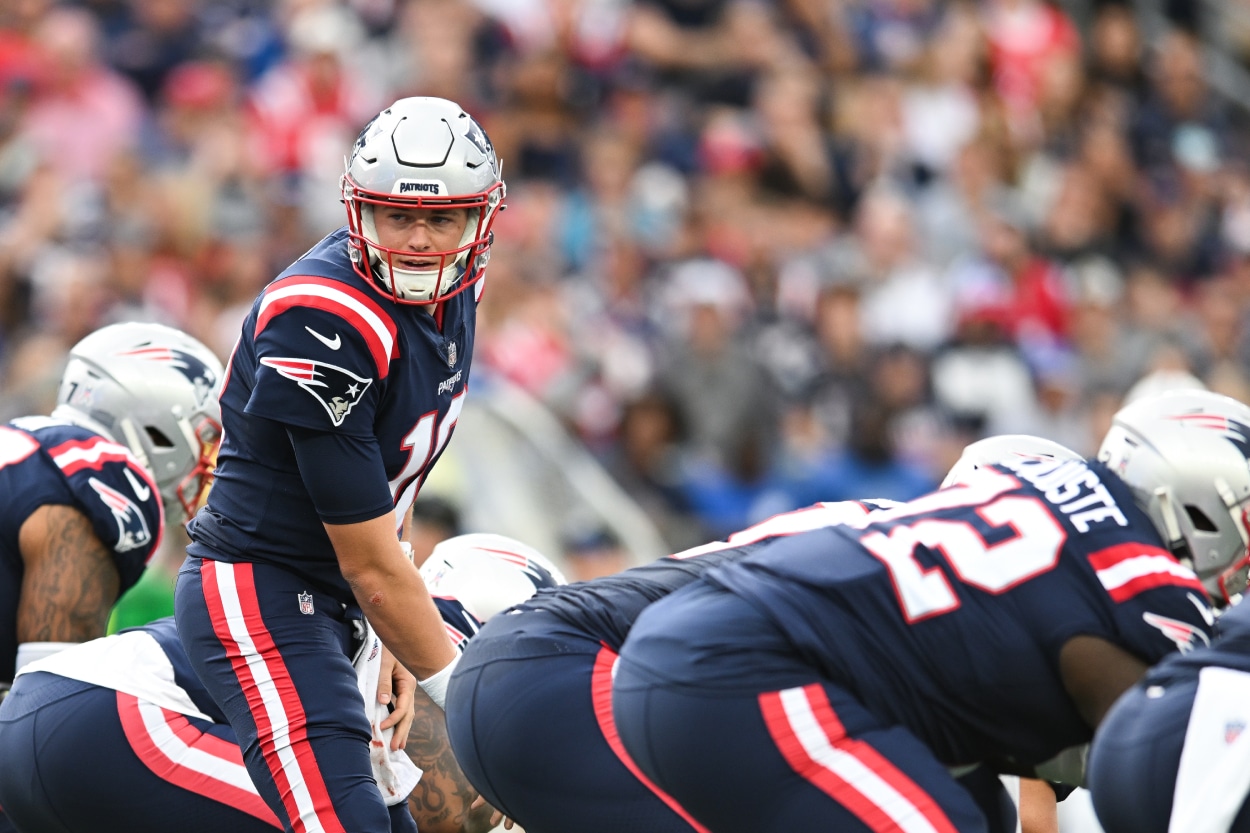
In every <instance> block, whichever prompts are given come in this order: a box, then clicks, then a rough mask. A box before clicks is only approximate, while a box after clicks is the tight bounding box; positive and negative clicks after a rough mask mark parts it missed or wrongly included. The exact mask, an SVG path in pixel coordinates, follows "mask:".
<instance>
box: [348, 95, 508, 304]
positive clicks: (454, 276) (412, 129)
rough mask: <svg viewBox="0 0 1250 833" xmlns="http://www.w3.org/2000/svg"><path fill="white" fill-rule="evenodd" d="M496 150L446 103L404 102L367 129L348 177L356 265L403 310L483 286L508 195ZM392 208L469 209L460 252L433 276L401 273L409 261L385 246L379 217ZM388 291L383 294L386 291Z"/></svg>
mask: <svg viewBox="0 0 1250 833" xmlns="http://www.w3.org/2000/svg"><path fill="white" fill-rule="evenodd" d="M500 172H501V167H500V163H499V160H498V158H497V157H496V156H495V149H494V146H493V145H491V143H490V139H488V138H487V137H486V133H485V131H483V130H482V127H481V125H479V124H478V123H477V122H476V121H475V120H474V119H473V118H472V117H471V116H470V115H469V114H468V113H466V112H465V111H464V110H462V109H461V108H460V105H458V104H456V103H454V102H452V101H448V100H446V99H443V98H401V99H400V100H399V101H396V102H395V103H394V104H392V105H391V106H390V107H387V108H386V109H385V110H383V111H382V112H381V113H379V114H378V115H377V116H375V117H374V119H373V121H371V122H369V123H368V124H367V125H365V128H364V130H362V131H360V136H359V137H357V139H356V144H355V145H354V146H353V147H352V153H351V156H350V157H349V158H348V159H347V170H346V172H344V174H343V179H342V187H343V202H344V204H345V205H346V206H347V226H348V232H349V234H350V243H349V245H350V246H351V256H352V263H353V265H354V267H355V269H356V271H357V272H358V273H360V274H361V275H362V276H363V277H365V278H366V279H368V280H369V282H370V283H371V284H373V283H374V282H375V281H377V282H380V283H381V284H382V287H385V294H387V295H388V296H389V297H391V298H393V299H394V300H395V301H396V302H398V303H404V304H434V303H438V302H440V301H443V300H446V299H447V298H450V297H451V296H453V295H455V294H457V293H459V292H462V291H464V290H465V289H467V288H468V287H469V286H472V285H473V284H474V283H476V282H477V281H478V280H480V279H481V278H482V275H483V273H484V270H485V269H486V262H487V260H489V258H490V244H491V226H492V225H493V224H494V222H495V215H496V214H497V213H498V212H499V209H500V208H501V207H502V206H503V199H504V194H505V192H506V188H505V186H504V182H503V179H502V177H501V173H500ZM379 206H383V207H385V206H390V207H393V208H426V209H429V208H464V209H469V219H468V222H467V223H466V224H465V228H464V234H463V235H462V236H461V238H460V244H459V246H458V247H457V248H455V249H453V250H450V251H445V252H424V253H423V254H424V255H428V256H429V257H431V258H433V257H438V258H439V267H438V268H436V269H430V270H428V271H414V270H410V269H402V268H399V267H398V266H397V265H396V264H395V260H394V259H395V258H396V257H397V256H402V255H403V254H404V253H403V252H400V251H399V250H396V249H388V248H386V247H384V246H382V245H380V244H379V243H378V233H377V227H376V224H375V222H374V212H375V211H376V210H377V209H378V207H379ZM380 291H381V290H380Z"/></svg>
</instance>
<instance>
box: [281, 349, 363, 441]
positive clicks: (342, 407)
mask: <svg viewBox="0 0 1250 833" xmlns="http://www.w3.org/2000/svg"><path fill="white" fill-rule="evenodd" d="M260 363H261V364H263V365H265V366H266V367H272V368H273V369H274V370H276V371H278V373H279V374H280V375H282V376H285V377H286V378H287V379H290V380H291V381H293V382H296V383H297V384H298V385H299V386H300V387H301V388H303V389H304V390H306V391H308V392H309V393H310V394H312V395H313V398H314V399H316V400H317V401H318V402H320V403H321V407H323V408H325V411H326V413H327V414H328V415H329V417H330V421H331V422H332V423H334V425H335V426H336V427H337V426H339V425H342V424H343V420H344V419H346V418H347V415H348V414H350V413H351V412H352V408H353V407H355V405H356V403H357V402H359V401H360V397H361V396H363V395H364V392H365V391H366V390H368V389H369V385H371V384H373V380H372V379H362V378H361V377H359V376H357V375H356V374H355V373H352V372H351V371H350V370H345V369H343V368H341V367H338V366H336V365H332V364H326V363H325V362H315V361H312V360H310V359H261V360H260Z"/></svg>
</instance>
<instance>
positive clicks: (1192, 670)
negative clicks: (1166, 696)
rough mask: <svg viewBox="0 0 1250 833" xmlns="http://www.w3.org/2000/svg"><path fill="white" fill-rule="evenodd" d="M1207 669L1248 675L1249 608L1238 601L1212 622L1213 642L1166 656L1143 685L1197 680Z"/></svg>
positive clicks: (1148, 674)
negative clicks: (1222, 669) (1213, 628)
mask: <svg viewBox="0 0 1250 833" xmlns="http://www.w3.org/2000/svg"><path fill="white" fill-rule="evenodd" d="M1209 666H1218V667H1220V668H1232V669H1235V670H1237V671H1245V672H1246V673H1247V674H1250V605H1248V604H1246V603H1245V601H1244V600H1243V601H1241V602H1238V603H1237V604H1235V605H1233V606H1232V607H1230V608H1228V609H1227V610H1225V611H1224V613H1223V615H1221V616H1220V617H1219V618H1218V619H1217V620H1216V621H1215V639H1214V640H1213V641H1212V643H1211V645H1210V646H1209V647H1207V646H1203V647H1201V648H1199V649H1198V650H1196V651H1187V652H1185V653H1183V654H1177V655H1175V656H1170V657H1167V658H1166V659H1164V660H1163V661H1162V662H1160V663H1159V664H1158V665H1156V666H1154V667H1153V668H1151V669H1150V671H1148V672H1147V673H1146V678H1145V681H1146V683H1174V682H1177V681H1179V680H1186V679H1197V677H1198V672H1200V671H1201V670H1202V669H1203V668H1207V667H1209Z"/></svg>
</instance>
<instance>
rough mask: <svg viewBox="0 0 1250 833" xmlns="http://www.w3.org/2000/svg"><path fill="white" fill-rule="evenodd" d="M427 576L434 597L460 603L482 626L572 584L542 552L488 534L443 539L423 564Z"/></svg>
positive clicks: (423, 572)
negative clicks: (534, 598)
mask: <svg viewBox="0 0 1250 833" xmlns="http://www.w3.org/2000/svg"><path fill="white" fill-rule="evenodd" d="M421 577H422V578H423V579H424V580H425V586H426V587H427V588H428V589H429V591H430V595H432V596H442V597H447V598H452V599H455V600H456V601H458V602H460V604H461V605H462V606H463V607H464V609H465V610H467V611H468V612H469V613H470V614H471V615H472V616H474V617H475V618H476V619H477V620H478V621H480V622H485V621H486V620H487V619H489V618H490V617H492V616H494V615H495V614H496V613H500V612H502V611H503V610H506V609H507V608H509V607H512V606H513V605H516V604H520V603H521V602H523V601H525V600H526V599H528V598H529V597H530V596H533V595H534V594H535V593H537V592H538V591H539V590H542V589H543V588H545V587H557V586H559V585H561V584H568V581H567V580H565V578H564V575H563V574H562V573H561V572H560V571H559V570H558V569H557V568H556V566H555V565H554V564H552V563H551V562H550V561H549V560H547V557H546V556H544V555H543V554H542V553H540V552H539V551H538V550H536V549H534V548H533V547H531V546H529V545H528V544H523V543H521V542H520V541H518V540H516V539H515V538H509V537H507V536H505V535H495V534H492V533H486V532H475V533H470V534H467V535H457V536H455V537H453V538H448V539H446V540H444V541H440V542H439V543H438V545H437V546H435V547H434V550H433V552H431V553H430V557H429V558H427V559H426V560H425V562H424V563H423V564H422V565H421Z"/></svg>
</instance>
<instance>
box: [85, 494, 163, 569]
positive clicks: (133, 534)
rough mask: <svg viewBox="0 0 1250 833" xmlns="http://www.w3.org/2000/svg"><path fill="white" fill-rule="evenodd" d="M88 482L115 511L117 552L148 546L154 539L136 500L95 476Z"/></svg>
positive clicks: (115, 547) (106, 504)
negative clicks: (136, 504)
mask: <svg viewBox="0 0 1250 833" xmlns="http://www.w3.org/2000/svg"><path fill="white" fill-rule="evenodd" d="M87 483H89V484H90V485H91V488H92V489H95V493H96V494H97V495H99V496H100V500H102V501H103V502H104V505H105V506H107V507H108V508H109V511H111V512H112V513H113V520H115V521H117V543H116V544H115V545H114V546H113V550H114V551H115V552H129V551H130V550H133V549H138V548H139V547H142V546H146V545H147V544H148V543H149V542H150V541H151V540H152V532H151V530H149V529H148V522H147V520H146V519H145V518H144V517H143V513H142V512H141V511H139V507H138V506H135V504H134V501H132V500H131V499H130V498H128V497H126V496H125V495H124V494H122V493H121V492H119V491H117V490H116V489H114V488H113V487H111V486H109V485H108V484H107V483H104V482H103V481H101V480H97V479H96V478H94V477H92V478H90V479H89V480H88V481H87Z"/></svg>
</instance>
